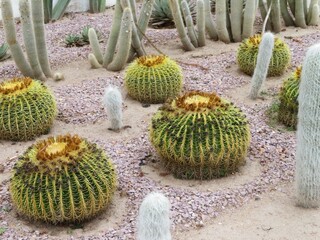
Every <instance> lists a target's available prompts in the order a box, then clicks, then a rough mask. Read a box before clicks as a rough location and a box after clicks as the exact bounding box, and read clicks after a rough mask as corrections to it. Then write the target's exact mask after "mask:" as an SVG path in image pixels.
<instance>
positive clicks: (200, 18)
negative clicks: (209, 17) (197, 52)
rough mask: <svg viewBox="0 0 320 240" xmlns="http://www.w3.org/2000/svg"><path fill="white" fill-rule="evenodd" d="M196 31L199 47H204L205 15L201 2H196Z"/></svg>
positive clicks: (201, 0) (200, 0)
mask: <svg viewBox="0 0 320 240" xmlns="http://www.w3.org/2000/svg"><path fill="white" fill-rule="evenodd" d="M197 30H198V43H199V47H203V46H204V45H206V28H205V13H204V2H203V0H198V1H197Z"/></svg>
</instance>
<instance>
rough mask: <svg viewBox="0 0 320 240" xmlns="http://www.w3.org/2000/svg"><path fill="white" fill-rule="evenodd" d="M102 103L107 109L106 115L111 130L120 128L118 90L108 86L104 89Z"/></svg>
mask: <svg viewBox="0 0 320 240" xmlns="http://www.w3.org/2000/svg"><path fill="white" fill-rule="evenodd" d="M103 102H104V104H105V106H106V109H107V115H108V118H109V120H110V123H111V128H110V129H112V130H120V129H121V128H122V96H121V93H120V91H119V90H118V88H116V87H112V86H109V87H107V88H106V90H105V93H104V97H103Z"/></svg>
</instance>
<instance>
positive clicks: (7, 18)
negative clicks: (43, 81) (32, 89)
mask: <svg viewBox="0 0 320 240" xmlns="http://www.w3.org/2000/svg"><path fill="white" fill-rule="evenodd" d="M1 13H2V21H3V27H4V32H5V36H6V42H7V43H8V45H9V48H10V51H11V54H12V57H13V59H14V61H15V63H16V64H17V67H18V68H19V70H20V71H21V73H22V74H23V75H24V76H29V77H34V75H33V71H32V69H31V67H30V64H29V63H28V62H27V60H26V58H25V56H24V55H23V52H22V49H21V46H20V45H19V43H18V41H17V36H16V27H15V24H14V20H13V10H12V5H11V1H10V0H2V1H1Z"/></svg>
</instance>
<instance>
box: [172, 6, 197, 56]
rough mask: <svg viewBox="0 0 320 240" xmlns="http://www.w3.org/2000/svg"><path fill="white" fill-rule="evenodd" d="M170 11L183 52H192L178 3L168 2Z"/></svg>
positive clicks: (192, 48)
mask: <svg viewBox="0 0 320 240" xmlns="http://www.w3.org/2000/svg"><path fill="white" fill-rule="evenodd" d="M169 4H170V9H171V12H172V16H173V19H174V23H175V25H176V28H177V30H178V34H179V37H180V39H181V43H182V45H183V48H184V50H186V51H192V50H194V49H195V47H194V46H193V44H192V42H191V41H190V38H189V37H188V35H187V32H186V30H185V27H184V23H183V19H182V16H181V10H180V6H179V3H178V1H176V0H169Z"/></svg>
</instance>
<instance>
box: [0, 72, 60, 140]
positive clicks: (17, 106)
mask: <svg viewBox="0 0 320 240" xmlns="http://www.w3.org/2000/svg"><path fill="white" fill-rule="evenodd" d="M56 113H57V108H56V103H55V100H54V97H53V95H52V94H51V92H50V91H49V90H48V89H47V87H45V86H44V85H43V84H42V83H41V82H40V81H37V80H32V79H31V78H27V77H26V78H15V79H11V80H9V81H5V82H3V83H1V84H0V138H1V139H5V140H13V141H26V140H30V139H33V138H35V137H37V136H39V135H42V134H45V133H48V132H49V130H50V127H51V125H52V123H53V120H54V118H55V116H56Z"/></svg>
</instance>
